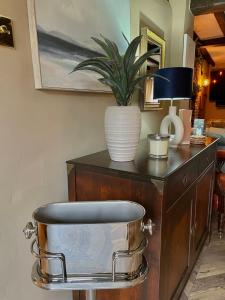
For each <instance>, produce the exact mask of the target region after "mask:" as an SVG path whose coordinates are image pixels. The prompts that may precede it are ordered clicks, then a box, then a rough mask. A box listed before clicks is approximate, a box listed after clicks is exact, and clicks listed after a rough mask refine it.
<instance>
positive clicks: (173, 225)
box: [160, 189, 194, 300]
mask: <svg viewBox="0 0 225 300" xmlns="http://www.w3.org/2000/svg"><path fill="white" fill-rule="evenodd" d="M193 197H194V190H193V189H191V190H189V191H187V192H186V193H185V194H184V195H183V196H182V197H181V198H180V199H178V200H177V201H176V202H175V203H174V205H173V206H172V207H170V209H169V210H168V211H167V213H166V222H165V224H164V228H165V231H164V234H163V255H162V265H161V270H162V286H161V288H160V299H162V300H169V299H172V298H173V295H174V293H175V292H176V290H177V288H178V286H179V284H180V283H181V280H182V278H183V277H184V275H185V273H186V271H187V269H188V266H189V242H190V223H191V203H192V201H193Z"/></svg>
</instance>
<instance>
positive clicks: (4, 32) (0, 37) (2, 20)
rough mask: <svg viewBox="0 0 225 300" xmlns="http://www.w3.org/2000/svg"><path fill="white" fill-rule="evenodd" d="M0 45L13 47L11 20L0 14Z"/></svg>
mask: <svg viewBox="0 0 225 300" xmlns="http://www.w3.org/2000/svg"><path fill="white" fill-rule="evenodd" d="M0 45H1V46H8V47H14V42H13V32H12V20H11V19H9V18H7V17H3V16H0Z"/></svg>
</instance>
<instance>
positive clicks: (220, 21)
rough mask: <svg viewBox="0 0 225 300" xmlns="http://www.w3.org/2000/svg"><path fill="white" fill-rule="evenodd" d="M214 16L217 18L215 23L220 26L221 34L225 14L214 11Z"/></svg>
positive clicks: (223, 29)
mask: <svg viewBox="0 0 225 300" xmlns="http://www.w3.org/2000/svg"><path fill="white" fill-rule="evenodd" d="M214 16H215V18H216V20H217V23H218V24H219V26H220V29H221V31H222V32H223V35H225V14H224V12H217V13H214Z"/></svg>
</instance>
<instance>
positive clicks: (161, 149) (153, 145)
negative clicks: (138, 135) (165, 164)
mask: <svg viewBox="0 0 225 300" xmlns="http://www.w3.org/2000/svg"><path fill="white" fill-rule="evenodd" d="M148 143H149V153H148V154H149V156H150V157H155V158H166V157H168V143H169V136H163V135H159V134H149V135H148Z"/></svg>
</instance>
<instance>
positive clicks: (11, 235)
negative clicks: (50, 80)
mask: <svg viewBox="0 0 225 300" xmlns="http://www.w3.org/2000/svg"><path fill="white" fill-rule="evenodd" d="M1 14H2V15H5V16H8V17H11V18H12V19H13V21H14V35H15V49H10V48H4V47H0V66H1V74H2V75H1V77H0V91H1V93H0V107H1V108H0V140H1V146H0V157H1V171H0V199H1V208H0V224H1V225H0V245H1V246H0V257H1V264H0V265H1V269H0V299H1V300H15V299H18V300H30V299H33V300H43V299H46V300H47V299H48V300H51V299H52V300H53V299H54V300H57V299H63V300H68V299H71V292H66V293H50V292H47V291H43V290H41V289H38V288H36V287H35V286H33V285H32V283H31V280H30V272H31V266H32V263H33V261H34V260H33V258H32V257H31V254H30V251H29V247H30V241H27V240H25V238H24V235H23V233H22V229H23V227H24V225H25V223H26V222H27V221H29V220H31V213H32V212H33V210H34V209H35V208H36V207H38V206H40V205H41V204H42V203H46V202H52V201H66V200H67V177H66V164H65V161H66V160H68V159H71V158H74V157H78V156H82V155H85V154H88V153H92V152H95V151H99V150H102V149H104V148H105V143H104V132H103V118H104V111H105V108H106V107H107V105H111V104H113V103H114V101H113V99H112V96H107V95H104V94H87V93H75V92H70V93H68V92H56V91H38V90H35V89H34V80H33V70H32V63H31V52H30V44H29V34H28V22H27V10H26V1H25V0H21V1H15V0H8V1H4V2H3V3H2V4H1Z"/></svg>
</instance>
